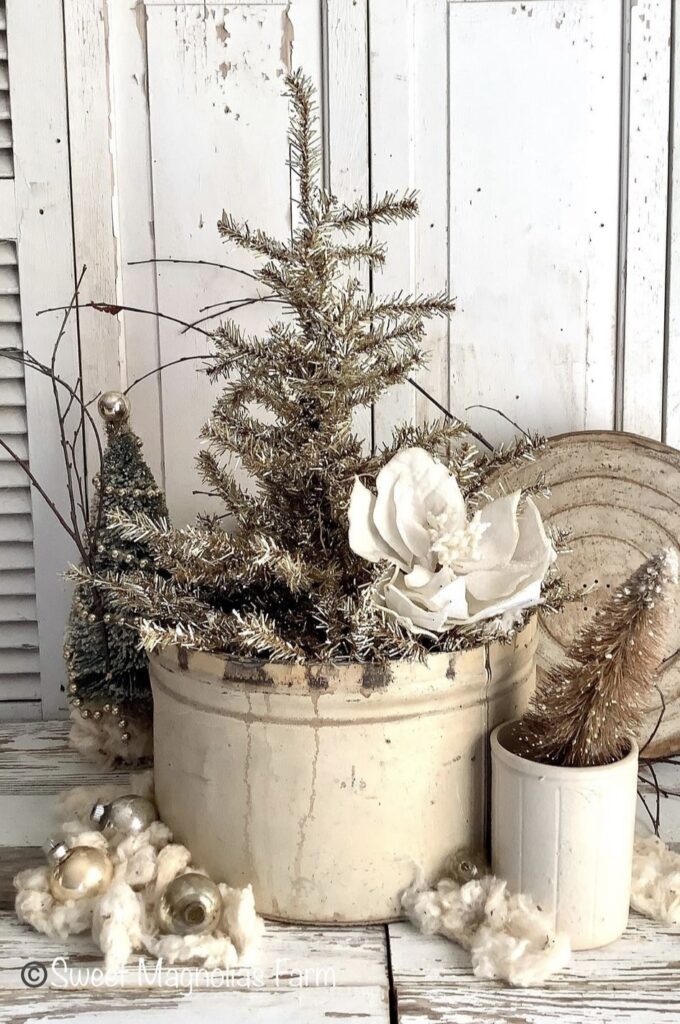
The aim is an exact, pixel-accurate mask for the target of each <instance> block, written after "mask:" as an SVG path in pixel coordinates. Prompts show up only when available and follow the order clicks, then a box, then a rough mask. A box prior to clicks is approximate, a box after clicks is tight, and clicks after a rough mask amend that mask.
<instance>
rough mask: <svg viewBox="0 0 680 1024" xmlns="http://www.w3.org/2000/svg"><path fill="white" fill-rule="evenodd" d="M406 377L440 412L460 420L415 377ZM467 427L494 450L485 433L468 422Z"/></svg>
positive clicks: (473, 434)
mask: <svg viewBox="0 0 680 1024" xmlns="http://www.w3.org/2000/svg"><path fill="white" fill-rule="evenodd" d="M406 379H407V380H408V382H409V384H411V385H412V386H413V387H414V388H415V389H416V391H419V392H420V394H421V395H423V397H424V398H427V399H428V401H430V402H432V404H433V405H434V406H436V408H437V409H439V411H440V412H443V413H444V415H445V416H446V417H447V418H448V419H450V420H457V421H458V422H460V420H458V417H457V416H454V415H453V413H452V412H449V410H448V409H447V408H446V406H445V405H442V404H441V402H438V401H437V399H436V398H435V397H434V395H431V394H430V392H429V391H426V390H425V388H424V387H423V386H422V385H421V384H419V383H418V382H417V381H415V380H414V379H413V377H407V378H406ZM465 429H466V430H467V432H468V434H470V436H471V437H474V438H475V440H477V441H479V443H480V444H483V445H484V447H485V448H488V449H489V451H490V452H492V451H493V450H494V447H493V445H492V444H491V443H490V442H489V441H487V439H486V438H485V437H484V435H483V434H480V433H478V432H477V431H476V430H473V429H472V427H470V426H469V425H468V424H467V423H466V424H465Z"/></svg>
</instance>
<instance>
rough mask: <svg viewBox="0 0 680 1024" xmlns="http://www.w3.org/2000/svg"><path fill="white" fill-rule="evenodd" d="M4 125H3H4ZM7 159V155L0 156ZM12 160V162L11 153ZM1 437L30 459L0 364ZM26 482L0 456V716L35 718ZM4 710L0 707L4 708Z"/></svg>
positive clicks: (7, 328) (0, 267)
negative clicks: (20, 715)
mask: <svg viewBox="0 0 680 1024" xmlns="http://www.w3.org/2000/svg"><path fill="white" fill-rule="evenodd" d="M3 123H7V122H3ZM3 152H4V153H5V154H7V152H8V151H7V150H4V151H3ZM9 152H10V159H11V151H9ZM0 347H2V348H6V347H11V348H17V349H19V348H21V313H20V305H19V274H18V269H17V258H16V243H15V242H14V241H12V240H0ZM0 436H1V437H2V438H3V439H5V440H6V442H7V443H8V444H9V445H11V447H12V448H13V449H14V451H15V452H16V454H17V455H18V456H19V457H20V458H21V459H24V460H26V461H27V460H28V438H27V434H26V393H25V389H24V375H23V370H22V367H21V366H20V365H19V364H17V363H14V362H12V360H10V359H0ZM36 620H37V615H36V602H35V573H34V563H33V528H32V521H31V494H30V488H29V486H28V479H27V477H26V475H25V474H24V472H23V470H22V469H21V467H20V466H18V465H16V463H15V462H14V461H13V460H12V459H11V458H10V456H9V455H8V454H7V452H6V451H5V450H4V449H3V450H1V451H0V702H1V703H0V717H9V716H10V713H11V714H12V716H14V714H19V713H22V714H23V717H29V716H30V717H33V714H35V715H36V716H38V715H39V710H40V674H39V671H40V666H39V658H38V625H37V621H36ZM2 705H4V707H3V706H2Z"/></svg>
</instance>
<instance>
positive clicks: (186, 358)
mask: <svg viewBox="0 0 680 1024" xmlns="http://www.w3.org/2000/svg"><path fill="white" fill-rule="evenodd" d="M196 359H210V353H209V352H202V353H201V354H200V355H197V356H180V357H179V359H171V360H170V362H168V363H162V364H161V365H160V366H156V367H154V369H153V370H149V371H148V373H143V374H142V376H141V377H137V378H136V379H135V380H133V382H132V384H128V386H127V387H126V389H125V391H124V392H123V394H124V395H127V394H128V393H129V392H130V391H132V389H133V388H134V387H135V386H136V385H137V384H141V382H142V381H143V380H146V379H147V377H153V376H154V374H156V373H160V372H161V371H162V370H167V368H168V366H177V364H178V363H190V362H192V361H194V360H196Z"/></svg>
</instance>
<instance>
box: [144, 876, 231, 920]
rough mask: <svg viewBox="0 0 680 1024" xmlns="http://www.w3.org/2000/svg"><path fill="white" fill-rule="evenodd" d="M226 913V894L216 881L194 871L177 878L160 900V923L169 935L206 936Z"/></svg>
mask: <svg viewBox="0 0 680 1024" xmlns="http://www.w3.org/2000/svg"><path fill="white" fill-rule="evenodd" d="M221 916H222V897H221V895H220V890H219V889H218V888H217V886H216V885H215V883H214V882H213V881H212V880H211V879H210V878H207V877H206V876H205V875H199V874H198V873H197V872H195V871H190V872H188V873H187V874H186V875H179V876H178V877H177V878H175V879H174V880H173V881H172V882H170V884H169V885H168V887H167V888H166V890H165V892H164V893H163V895H162V896H161V898H160V900H159V902H158V923H159V925H160V928H161V931H163V932H166V934H169V935H203V934H205V933H207V932H211V931H213V930H214V929H215V928H216V927H217V925H218V924H219V921H220V917H221Z"/></svg>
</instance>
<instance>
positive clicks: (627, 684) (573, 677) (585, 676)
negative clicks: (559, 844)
mask: <svg viewBox="0 0 680 1024" xmlns="http://www.w3.org/2000/svg"><path fill="white" fill-rule="evenodd" d="M677 582H678V554H677V552H676V551H674V550H670V549H669V550H666V551H663V552H661V553H660V554H657V555H654V556H653V557H652V558H650V559H648V561H646V562H645V563H644V564H643V565H641V566H640V568H639V569H636V571H635V572H634V573H633V574H632V576H630V577H629V578H628V579H627V580H626V582H625V583H624V584H622V586H620V587H619V588H618V589H617V590H616V592H615V593H614V595H613V597H612V598H611V600H610V601H609V602H608V603H607V604H606V605H604V606H603V607H602V608H601V609H599V610H598V611H597V612H596V613H595V615H594V617H593V619H592V620H591V622H590V623H589V624H588V625H587V626H586V627H585V628H584V629H583V630H582V631H581V632H580V633H579V635H578V636H577V638H576V640H575V641H574V643H573V645H572V647H571V648H570V650H569V652H568V663H567V665H566V666H565V667H562V668H560V669H554V670H553V671H552V672H550V673H547V674H546V675H545V676H544V677H543V678H542V679H541V681H540V682H539V684H538V687H537V689H536V692H535V694H534V696H533V699H532V703H531V707H530V709H529V711H528V713H527V714H526V715H525V716H524V718H523V719H522V720H521V722H520V725H519V729H518V734H517V739H518V741H519V743H520V747H521V750H522V752H523V753H525V754H526V756H528V757H530V758H532V760H536V761H543V762H546V763H551V764H560V765H572V766H576V767H589V766H593V765H603V764H611V763H612V762H614V761H617V760H619V759H620V758H621V757H623V756H625V754H626V752H627V749H628V745H629V742H630V740H631V739H635V738H637V737H638V735H639V732H640V729H641V727H642V723H643V720H644V716H645V713H646V712H647V711H648V709H649V705H650V703H651V699H652V691H653V688H654V682H655V678H656V673H657V671H658V669H659V665H660V664H661V660H662V657H663V641H664V636H665V633H666V630H667V627H668V623H669V620H670V616H671V614H672V604H673V601H672V598H673V592H674V590H675V586H676V585H677Z"/></svg>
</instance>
